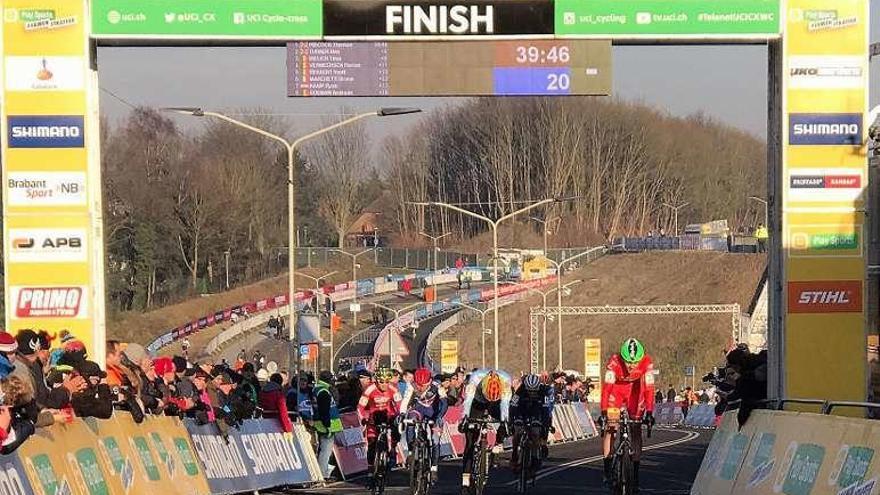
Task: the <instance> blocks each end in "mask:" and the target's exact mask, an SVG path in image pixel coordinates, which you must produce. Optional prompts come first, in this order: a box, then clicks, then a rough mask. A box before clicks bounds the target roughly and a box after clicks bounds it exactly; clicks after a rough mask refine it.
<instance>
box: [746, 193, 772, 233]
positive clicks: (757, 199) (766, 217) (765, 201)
mask: <svg viewBox="0 0 880 495" xmlns="http://www.w3.org/2000/svg"><path fill="white" fill-rule="evenodd" d="M749 199H751V200H752V201H757V202H759V203H763V204H764V226H765V227H767V228H770V227H769V226H768V225H767V223H768V221H769V220H770V215H769V213H768V212H767V209H768V204H767V200H766V199H764V198H759V197H757V196H749Z"/></svg>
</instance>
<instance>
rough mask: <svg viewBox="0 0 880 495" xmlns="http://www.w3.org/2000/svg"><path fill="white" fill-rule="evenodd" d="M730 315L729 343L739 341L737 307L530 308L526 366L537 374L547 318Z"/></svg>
mask: <svg viewBox="0 0 880 495" xmlns="http://www.w3.org/2000/svg"><path fill="white" fill-rule="evenodd" d="M727 313H729V314H730V315H731V317H730V323H731V327H732V333H731V335H732V340H733V342H739V339H740V334H741V332H742V322H741V315H742V313H741V310H740V305H739V304H655V305H640V306H638V305H633V306H609V305H606V306H562V307H548V308H546V309H545V308H542V307H533V308H531V310H530V311H529V329H530V331H529V366H530V367H531V372H532V373H539V372H541V370H540V369H539V364H540V359H539V358H540V356H539V352H538V349H539V347H540V343H541V341H540V334H541V321H542V318H548V317H551V316H556V317H557V318H558V317H560V316H600V315H621V316H626V315H681V314H727Z"/></svg>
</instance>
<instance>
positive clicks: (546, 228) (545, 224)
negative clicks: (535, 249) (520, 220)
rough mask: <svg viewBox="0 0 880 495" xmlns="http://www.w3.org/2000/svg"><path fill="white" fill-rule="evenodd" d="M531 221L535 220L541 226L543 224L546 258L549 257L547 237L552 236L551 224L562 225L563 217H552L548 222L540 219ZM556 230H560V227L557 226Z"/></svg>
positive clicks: (536, 218) (534, 218)
mask: <svg viewBox="0 0 880 495" xmlns="http://www.w3.org/2000/svg"><path fill="white" fill-rule="evenodd" d="M529 220H534V221H536V222H538V223H539V224H541V229H542V230H543V236H544V256H545V257H546V256H547V235H549V234H550V230H549V229H550V224H551V223H552V222H553V221H559V222H560V223H561V222H562V217H550V218H548V219H546V220H544V219H542V218H538V217H529ZM556 230H557V231H558V230H559V226H558V225H557V226H556Z"/></svg>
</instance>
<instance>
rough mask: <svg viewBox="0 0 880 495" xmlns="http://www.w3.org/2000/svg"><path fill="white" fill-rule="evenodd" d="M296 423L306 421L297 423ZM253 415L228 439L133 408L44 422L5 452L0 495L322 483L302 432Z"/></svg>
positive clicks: (212, 490) (208, 428)
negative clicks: (138, 417)
mask: <svg viewBox="0 0 880 495" xmlns="http://www.w3.org/2000/svg"><path fill="white" fill-rule="evenodd" d="M297 428H298V429H300V430H301V429H302V426H300V425H297ZM297 433H298V434H297V435H285V434H284V432H283V431H282V430H281V428H280V424H279V423H278V421H274V420H249V421H245V422H244V424H243V425H242V426H241V428H240V429H231V430H230V432H229V436H228V438H224V437H222V436H221V435H220V434H219V431H218V429H217V427H216V425H213V424H211V425H204V426H198V425H196V424H195V423H193V422H190V421H189V420H186V421H181V420H180V419H178V418H172V417H164V416H160V417H147V418H145V419H144V422H143V423H141V424H136V423H135V422H134V421H133V420H132V419H131V416H130V415H128V414H114V416H113V417H112V418H111V419H108V420H95V419H91V418H88V419H79V418H78V419H75V420H74V421H72V422H71V423H67V424H56V425H53V426H51V427H48V428H40V429H38V430H37V431H36V433H35V434H34V435H32V436H31V437H30V438H28V439H27V440H26V441H25V442H24V443H23V444H22V445H21V446H20V447H19V448H18V449H17V450H16V451H15V452H14V453H12V454H9V455H5V456H0V466H2V469H0V494H3V495H25V494H38V495H56V494H76V495H79V494H83V495H110V494H137V493H162V494H180V495H202V494H204V495H209V494H210V495H215V494H226V493H238V492H253V491H254V490H262V489H265V488H271V487H275V486H282V485H293V484H306V483H313V482H317V481H320V480H321V479H322V478H321V475H320V473H319V472H318V471H317V461H316V459H315V454H314V451H313V449H312V447H311V445H309V444H308V443H307V442H304V441H303V439H304V437H303V436H302V435H301V433H303V432H302V431H298V432H297Z"/></svg>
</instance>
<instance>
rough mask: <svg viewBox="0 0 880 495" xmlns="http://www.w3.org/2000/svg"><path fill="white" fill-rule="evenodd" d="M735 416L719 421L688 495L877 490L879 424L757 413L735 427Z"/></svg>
mask: <svg viewBox="0 0 880 495" xmlns="http://www.w3.org/2000/svg"><path fill="white" fill-rule="evenodd" d="M736 414H737V412H736V411H731V412H728V413H725V415H724V417H723V418H722V421H721V425H720V426H719V428H718V429H717V430H716V431H715V435H714V436H713V438H712V442H711V443H710V444H709V448H708V450H707V451H706V455H705V457H704V458H703V464H702V466H701V467H700V471H699V473H698V474H697V479H696V480H695V482H694V485H693V488H692V489H691V494H692V495H733V494H756V495H774V494H780V493H782V494H785V495H826V494H828V495H857V494H859V495H870V494H874V493H877V489H878V480H880V461H878V459H877V456H876V455H875V453H876V451H877V450H878V449H880V423H878V422H877V421H874V420H866V419H857V418H847V417H839V416H827V415H822V414H814V413H799V412H789V411H769V410H755V411H753V412H752V414H751V416H750V417H749V420H748V421H747V422H746V423H745V425H743V427H742V428H739V427H738V424H737V418H736Z"/></svg>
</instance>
